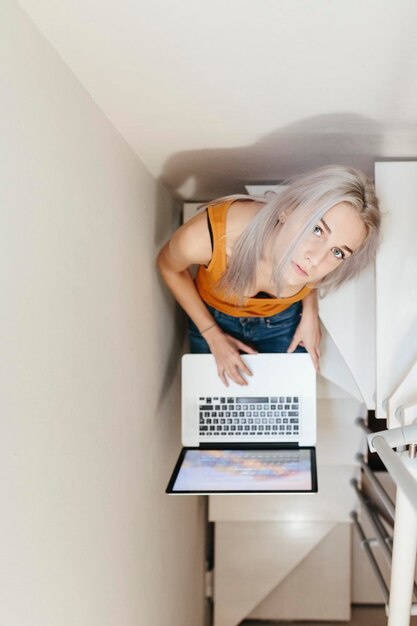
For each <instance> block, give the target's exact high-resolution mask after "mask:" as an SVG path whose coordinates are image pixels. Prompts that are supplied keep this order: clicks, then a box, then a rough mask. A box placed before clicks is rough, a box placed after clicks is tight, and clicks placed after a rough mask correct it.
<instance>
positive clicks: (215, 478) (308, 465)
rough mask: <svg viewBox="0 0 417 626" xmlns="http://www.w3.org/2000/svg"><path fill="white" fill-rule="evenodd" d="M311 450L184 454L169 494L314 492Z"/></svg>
mask: <svg viewBox="0 0 417 626" xmlns="http://www.w3.org/2000/svg"><path fill="white" fill-rule="evenodd" d="M314 487H315V485H313V478H312V451H311V449H309V448H306V449H303V448H300V449H295V450H282V449H281V450H270V449H269V450H247V449H245V450H224V449H218V450H201V449H196V450H194V449H188V450H186V451H185V456H184V458H183V461H182V464H181V465H180V468H179V471H178V474H177V476H176V478H175V481H174V484H173V485H172V488H171V492H173V493H175V492H240V491H243V492H268V491H271V492H276V491H278V492H280V491H281V492H294V491H295V492H297V491H299V492H302V491H313V490H315V489H314Z"/></svg>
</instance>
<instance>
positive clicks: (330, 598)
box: [248, 523, 351, 626]
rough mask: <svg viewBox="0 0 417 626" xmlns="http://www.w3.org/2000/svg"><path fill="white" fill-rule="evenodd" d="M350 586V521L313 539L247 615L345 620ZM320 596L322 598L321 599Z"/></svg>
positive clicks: (349, 608) (272, 617)
mask: <svg viewBox="0 0 417 626" xmlns="http://www.w3.org/2000/svg"><path fill="white" fill-rule="evenodd" d="M280 526H281V525H280ZM283 526H285V525H283ZM285 539H286V537H285V535H284V537H283V540H285ZM318 573H320V575H319V576H318V575H317V574H318ZM350 588H351V525H350V524H349V523H345V524H334V526H333V527H332V529H331V530H330V532H329V533H327V534H326V536H325V537H322V538H321V539H320V540H319V541H317V542H316V544H315V545H314V547H313V548H312V550H310V552H309V553H308V554H307V555H305V557H304V559H303V560H302V561H301V562H299V563H297V564H296V565H295V566H294V568H293V569H292V570H291V571H290V572H289V573H288V575H287V576H286V577H285V578H284V580H282V581H280V583H279V584H278V585H277V586H276V587H275V588H274V589H273V590H272V591H271V592H270V593H269V594H268V595H266V596H265V598H263V600H262V601H261V602H260V603H259V604H258V605H257V606H256V607H255V609H254V610H253V611H252V612H251V613H250V614H249V615H248V618H249V619H262V620H273V621H275V620H290V621H294V620H297V622H298V620H308V621H309V622H311V621H314V622H319V623H320V624H322V626H323V622H328V621H329V620H338V621H341V620H344V621H348V620H349V619H350V610H351V589H350ZM323 598H326V601H325V602H324V601H323ZM264 626H267V625H266V624H265V625H264Z"/></svg>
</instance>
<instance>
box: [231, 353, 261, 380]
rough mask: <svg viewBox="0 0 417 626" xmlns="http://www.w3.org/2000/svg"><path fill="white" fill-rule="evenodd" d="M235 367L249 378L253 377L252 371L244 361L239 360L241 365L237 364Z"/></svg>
mask: <svg viewBox="0 0 417 626" xmlns="http://www.w3.org/2000/svg"><path fill="white" fill-rule="evenodd" d="M256 354H257V353H256ZM235 367H236V369H237V371H239V370H242V371H243V372H244V373H245V374H247V375H248V376H253V374H252V370H251V369H250V368H249V367H248V366H247V364H246V363H245V361H244V360H243V359H239V363H237V364H236V365H235Z"/></svg>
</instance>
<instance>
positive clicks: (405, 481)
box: [372, 426, 417, 512]
mask: <svg viewBox="0 0 417 626" xmlns="http://www.w3.org/2000/svg"><path fill="white" fill-rule="evenodd" d="M407 428H409V427H407V426H406V427H405V428H403V429H401V430H404V431H405V430H407ZM410 428H411V427H410ZM412 428H415V427H414V426H413V427H412ZM408 443H411V442H408ZM372 445H373V446H374V448H375V450H376V451H377V452H378V454H379V456H380V458H381V460H382V462H383V463H384V465H385V467H386V468H387V471H388V472H389V473H390V475H391V477H392V479H393V480H394V482H395V483H396V485H397V487H398V488H399V489H401V491H402V492H403V493H404V494H405V496H406V497H407V498H408V500H409V501H410V504H411V505H412V506H413V508H414V509H415V511H416V512H417V483H416V481H415V479H414V478H413V477H412V476H411V474H410V472H409V471H408V470H407V468H406V467H405V466H404V465H403V463H402V462H401V460H400V459H399V458H398V455H397V454H396V453H395V452H394V451H393V450H392V448H391V447H390V446H389V444H388V443H387V441H386V440H385V438H384V437H383V436H382V435H381V434H378V435H377V436H376V437H373V439H372Z"/></svg>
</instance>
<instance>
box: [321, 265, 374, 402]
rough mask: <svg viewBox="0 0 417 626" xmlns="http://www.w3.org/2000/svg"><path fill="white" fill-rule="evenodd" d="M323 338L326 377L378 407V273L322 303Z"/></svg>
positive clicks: (363, 275) (368, 272)
mask: <svg viewBox="0 0 417 626" xmlns="http://www.w3.org/2000/svg"><path fill="white" fill-rule="evenodd" d="M319 311H320V319H321V321H322V323H323V325H324V327H325V329H326V332H327V334H325V335H324V337H323V359H322V360H321V364H320V368H321V372H322V375H323V376H325V377H327V378H329V380H331V381H333V382H335V383H336V384H337V385H339V386H340V387H342V388H343V389H345V390H346V391H347V392H348V393H350V394H351V395H353V396H354V397H356V398H357V399H360V400H362V401H363V402H364V403H365V404H366V406H367V408H368V409H373V408H374V407H375V397H374V396H375V378H376V374H375V269H374V265H373V264H370V265H369V266H368V267H367V268H366V269H365V270H364V271H362V272H361V274H360V275H359V276H358V277H356V278H355V279H353V280H350V281H349V282H347V283H344V284H343V285H341V286H340V287H339V288H338V289H337V290H336V291H334V292H330V293H329V294H328V295H327V296H325V297H324V298H323V299H320V300H319Z"/></svg>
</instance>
